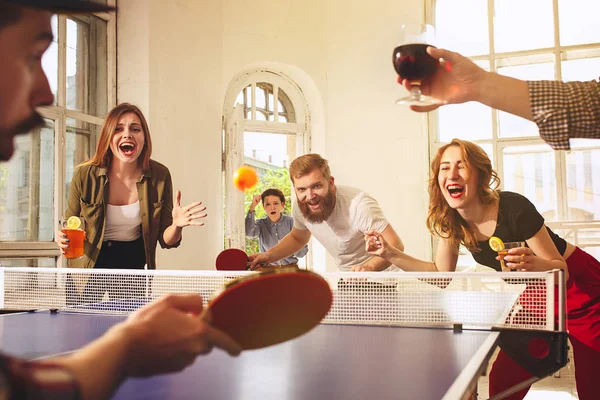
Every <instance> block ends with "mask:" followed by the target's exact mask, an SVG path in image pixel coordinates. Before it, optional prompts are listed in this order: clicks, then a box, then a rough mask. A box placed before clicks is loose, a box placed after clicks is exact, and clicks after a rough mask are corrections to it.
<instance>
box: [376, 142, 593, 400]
mask: <svg viewBox="0 0 600 400" xmlns="http://www.w3.org/2000/svg"><path fill="white" fill-rule="evenodd" d="M498 184H499V179H498V176H497V175H496V172H495V171H494V170H493V169H492V163H491V161H490V158H489V157H488V155H487V154H486V153H485V151H484V150H483V149H482V148H481V147H479V146H478V145H476V144H474V143H471V142H468V141H464V140H459V139H454V140H453V141H452V142H451V143H449V144H447V145H444V146H442V147H441V148H440V149H439V150H438V152H437V155H436V156H435V158H434V160H433V162H432V163H431V175H430V181H429V198H430V200H429V213H428V216H427V225H428V227H429V230H430V231H431V232H432V233H433V234H434V235H435V236H438V237H439V238H440V241H439V246H438V249H437V254H436V258H435V262H433V263H432V262H426V261H421V260H417V259H415V258H413V257H410V256H408V255H407V254H405V253H403V252H401V251H400V250H398V249H395V248H394V247H392V246H390V245H389V244H388V243H386V242H385V240H384V239H383V237H381V235H380V234H378V233H377V232H369V233H367V235H366V236H365V240H366V242H367V243H366V246H367V251H369V252H370V253H371V254H374V255H377V256H379V257H383V258H385V259H386V260H388V261H389V262H391V263H392V264H394V265H396V266H397V267H400V268H402V269H404V270H407V271H411V270H412V271H454V270H455V269H456V263H457V259H458V250H459V245H461V244H462V245H463V246H465V247H466V248H467V250H469V252H471V254H472V255H473V258H475V260H476V261H477V262H478V263H479V264H482V265H486V266H488V267H491V268H494V269H496V270H498V271H500V270H501V266H500V262H499V260H500V258H501V257H500V256H498V255H497V253H496V252H495V251H493V250H492V249H491V248H490V245H489V243H488V240H489V238H490V237H491V236H496V237H499V238H500V239H502V240H503V241H506V242H516V241H523V242H526V247H520V248H515V249H512V250H510V251H509V255H508V256H504V257H503V259H504V261H505V263H506V266H507V267H508V268H515V269H518V270H519V271H548V270H553V269H563V270H565V271H566V273H567V277H568V281H567V318H568V319H567V323H568V329H569V334H570V341H571V345H572V346H573V354H574V361H575V379H576V382H577V392H578V395H579V398H580V399H583V400H587V399H595V398H597V389H596V386H597V383H596V379H597V369H598V366H599V365H600V263H599V262H598V261H597V260H596V259H595V258H594V257H592V256H591V255H589V254H588V253H586V252H585V251H583V250H581V249H580V248H579V247H576V246H574V245H573V244H571V243H569V242H567V241H565V240H564V239H563V238H561V237H559V236H558V235H556V234H555V233H554V232H552V230H550V228H548V227H547V226H546V225H545V223H544V218H543V217H542V216H541V215H540V213H539V212H538V211H537V210H536V208H535V206H534V205H533V204H532V203H531V202H530V201H529V200H528V199H527V198H525V197H524V196H522V195H520V194H518V193H513V192H507V191H499V190H497V189H496V188H497V186H498ZM529 378H531V374H529V373H528V372H527V371H526V370H524V369H523V368H521V367H520V366H519V365H518V364H517V363H516V362H514V361H513V360H512V359H511V358H510V357H509V356H508V355H506V353H504V352H503V351H500V353H499V355H498V358H497V359H496V361H495V363H494V365H493V367H492V371H491V373H490V396H493V395H496V394H498V393H500V392H502V391H503V390H505V389H508V388H510V387H512V386H514V385H516V384H518V383H520V382H522V381H525V380H527V379H529ZM528 390H529V388H526V389H523V390H521V391H520V392H518V393H516V394H514V395H512V396H509V397H507V399H522V398H523V397H524V396H525V394H526V393H527V391H528Z"/></svg>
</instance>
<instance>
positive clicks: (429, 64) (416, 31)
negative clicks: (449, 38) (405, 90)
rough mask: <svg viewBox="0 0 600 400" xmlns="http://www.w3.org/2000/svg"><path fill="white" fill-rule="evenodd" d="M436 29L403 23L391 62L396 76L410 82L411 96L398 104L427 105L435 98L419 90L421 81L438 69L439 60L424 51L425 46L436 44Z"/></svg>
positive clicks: (429, 26)
mask: <svg viewBox="0 0 600 400" xmlns="http://www.w3.org/2000/svg"><path fill="white" fill-rule="evenodd" d="M435 44H436V40H435V30H434V28H433V26H432V25H427V24H414V25H413V24H410V25H402V27H401V29H400V38H399V40H398V42H397V45H396V48H394V53H393V54H392V62H393V63H394V68H395V69H396V72H397V73H398V75H400V76H401V77H402V79H406V80H408V81H409V83H410V87H411V88H410V95H409V96H407V97H402V98H400V99H398V100H396V103H397V104H405V105H420V106H423V105H430V104H436V103H437V101H436V100H435V99H433V98H431V97H428V96H425V95H423V94H422V93H421V82H422V81H423V80H425V79H427V78H429V77H430V76H431V75H433V73H434V72H435V71H436V70H437V68H438V65H439V60H438V59H435V58H433V57H431V56H430V55H429V54H428V53H427V47H428V46H435Z"/></svg>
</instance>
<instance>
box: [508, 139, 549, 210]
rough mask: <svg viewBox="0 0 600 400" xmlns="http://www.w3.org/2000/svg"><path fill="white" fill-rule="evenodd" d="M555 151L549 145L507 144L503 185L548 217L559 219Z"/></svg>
mask: <svg viewBox="0 0 600 400" xmlns="http://www.w3.org/2000/svg"><path fill="white" fill-rule="evenodd" d="M554 155H555V153H554V151H553V150H552V149H551V148H550V146H548V145H534V146H531V145H530V146H527V145H520V146H512V147H505V148H504V149H503V152H502V161H503V168H504V171H503V172H504V174H503V176H502V177H501V179H502V184H503V189H504V190H508V191H511V192H516V193H520V194H522V195H523V196H525V197H527V198H528V199H529V200H530V201H531V202H532V203H533V204H534V205H535V207H536V208H537V210H538V211H539V213H540V214H542V215H543V216H544V218H545V219H546V220H548V221H553V220H556V219H558V217H557V203H556V175H555V172H554V166H555V164H554Z"/></svg>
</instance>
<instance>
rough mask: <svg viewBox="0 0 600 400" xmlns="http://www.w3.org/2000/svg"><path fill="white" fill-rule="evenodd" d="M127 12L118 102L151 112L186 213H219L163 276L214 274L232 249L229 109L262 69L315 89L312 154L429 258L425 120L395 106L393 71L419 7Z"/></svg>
mask: <svg viewBox="0 0 600 400" xmlns="http://www.w3.org/2000/svg"><path fill="white" fill-rule="evenodd" d="M119 6H120V17H119V19H118V33H117V35H118V48H119V54H118V62H119V64H118V94H119V100H120V101H131V102H135V103H138V104H141V105H142V107H144V110H145V111H146V110H147V112H148V114H149V115H148V117H149V120H150V121H151V122H150V124H151V125H150V127H151V131H152V137H153V141H154V148H155V151H154V155H155V159H157V160H159V161H161V162H163V163H165V164H166V165H167V166H168V167H169V168H170V170H171V172H172V174H173V178H174V183H175V186H176V187H178V188H181V189H182V191H183V193H184V200H185V202H188V201H192V200H194V199H200V200H202V201H204V202H205V204H206V205H207V206H208V211H209V219H208V221H207V224H206V226H204V227H202V228H186V230H185V231H184V241H183V243H182V245H181V247H180V248H179V249H177V250H170V251H161V252H160V253H159V266H160V268H190V269H195V268H205V269H211V268H213V265H214V258H215V256H216V254H217V253H218V251H220V249H221V246H222V242H221V237H222V226H221V225H222V224H221V212H220V211H221V197H220V196H221V192H220V179H221V168H220V156H221V153H220V138H221V110H222V103H223V98H224V96H225V91H226V89H227V87H228V84H229V83H230V81H231V79H232V78H233V77H234V76H235V75H236V74H237V73H239V72H240V71H242V70H244V68H245V67H246V66H248V65H255V64H256V63H261V62H265V63H266V62H273V63H279V64H287V65H290V66H294V67H297V68H299V69H300V70H302V71H303V72H304V73H306V74H307V75H308V76H309V77H310V78H311V80H312V82H313V83H314V85H315V86H316V88H317V90H318V91H319V92H320V95H321V99H322V102H323V115H324V124H322V125H323V127H324V129H321V130H320V131H317V132H314V136H313V151H318V152H320V153H321V154H323V156H324V157H326V158H328V159H329V160H330V164H331V167H332V172H333V174H334V176H335V178H336V182H337V183H338V184H345V185H352V186H356V187H360V188H362V189H364V190H366V191H367V192H369V193H371V194H372V195H373V196H375V198H377V199H378V200H379V202H380V204H381V206H382V208H383V210H384V212H385V213H386V215H387V217H388V219H389V220H390V221H391V223H392V225H393V226H394V227H395V228H396V230H397V232H398V233H399V234H400V236H401V237H402V239H403V240H404V242H405V245H406V250H407V252H409V253H410V254H412V255H414V256H417V257H426V256H427V254H428V250H427V249H428V247H427V246H428V243H429V234H428V232H427V230H426V229H425V223H424V221H425V216H426V207H427V204H426V193H425V187H426V186H425V180H426V174H427V148H426V146H427V141H426V138H425V137H424V134H423V130H424V127H425V125H424V124H425V120H424V117H423V116H421V115H417V114H415V113H412V112H410V111H408V110H406V109H404V108H402V107H401V106H398V105H396V104H394V100H395V99H396V98H397V97H399V96H400V94H401V93H403V89H401V88H400V87H399V86H398V85H397V84H395V73H394V70H393V67H392V63H391V55H392V50H393V48H394V44H395V43H394V41H395V35H396V34H397V33H398V29H399V26H400V24H402V23H404V22H417V21H420V20H421V17H422V15H423V14H424V12H423V9H422V8H419V7H418V6H415V4H414V2H410V3H409V1H408V0H402V1H391V0H377V1H376V4H372V3H370V4H369V6H368V7H366V6H365V5H364V3H363V2H358V1H350V2H348V1H342V0H282V1H279V2H273V1H264V0H256V1H253V2H246V1H242V0H222V1H221V0H203V1H202V2H199V1H196V0H178V1H175V2H164V1H160V0H151V1H148V2H146V1H142V0H135V1H133V0H127V1H121V2H120V4H119ZM138 71H139V73H138ZM332 268H333V264H332V263H328V269H332Z"/></svg>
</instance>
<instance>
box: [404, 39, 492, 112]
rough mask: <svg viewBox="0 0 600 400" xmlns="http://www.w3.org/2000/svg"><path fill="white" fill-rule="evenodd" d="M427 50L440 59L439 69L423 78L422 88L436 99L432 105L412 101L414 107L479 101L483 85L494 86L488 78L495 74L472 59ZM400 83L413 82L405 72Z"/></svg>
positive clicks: (426, 107)
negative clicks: (422, 104)
mask: <svg viewBox="0 0 600 400" xmlns="http://www.w3.org/2000/svg"><path fill="white" fill-rule="evenodd" d="M427 53H428V54H429V55H430V56H431V57H433V58H436V59H438V60H440V59H441V60H440V62H439V65H438V67H437V70H436V71H435V72H434V73H433V74H432V75H431V76H430V77H429V78H427V79H426V80H424V81H423V82H421V86H420V89H421V92H422V93H423V94H424V95H426V96H430V97H432V98H434V99H436V100H437V102H436V103H434V104H431V105H425V106H421V105H413V106H411V109H412V110H414V111H420V112H427V111H432V110H435V109H436V108H438V107H439V106H440V105H444V104H460V103H465V102H468V101H480V100H481V94H482V91H484V86H485V85H486V84H487V85H488V86H490V87H494V84H493V83H490V82H487V81H488V80H489V79H488V78H493V75H492V74H490V73H488V72H486V71H485V70H483V69H482V68H480V67H479V66H478V65H477V64H475V63H474V62H473V61H471V60H469V59H468V58H467V57H464V56H463V55H461V54H459V53H455V52H452V51H450V50H444V49H438V48H436V47H431V46H430V47H428V48H427ZM398 83H400V84H402V85H404V87H406V89H408V90H410V82H409V81H408V80H406V79H405V78H404V77H403V76H399V77H398Z"/></svg>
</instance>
